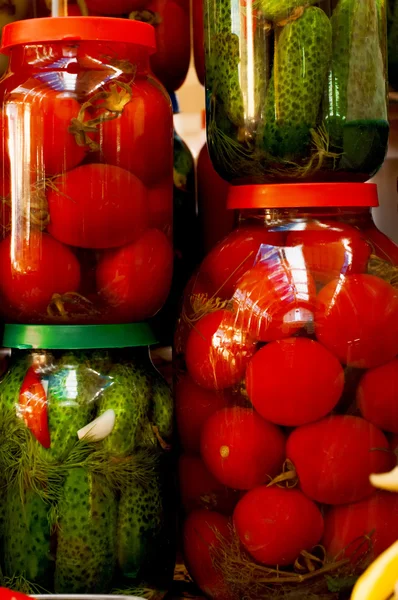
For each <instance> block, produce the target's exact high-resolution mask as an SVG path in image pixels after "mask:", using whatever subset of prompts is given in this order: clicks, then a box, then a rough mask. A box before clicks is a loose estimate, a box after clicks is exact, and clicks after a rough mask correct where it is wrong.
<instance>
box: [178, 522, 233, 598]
mask: <svg viewBox="0 0 398 600" xmlns="http://www.w3.org/2000/svg"><path fill="white" fill-rule="evenodd" d="M216 532H217V533H218V534H219V535H220V536H222V537H223V538H224V539H225V540H226V541H227V542H229V541H230V538H231V531H230V528H229V521H228V519H227V517H224V516H223V515H220V514H219V513H217V512H211V511H208V510H195V511H193V512H192V513H191V514H190V515H189V516H188V517H187V519H186V521H185V523H184V532H183V552H184V561H185V564H186V567H187V569H188V571H189V574H190V575H191V577H192V579H194V581H195V582H196V583H197V584H198V586H199V587H200V588H201V589H202V591H203V592H204V593H205V594H206V595H207V596H209V597H210V598H214V600H229V598H230V596H229V595H228V592H227V590H226V588H225V583H224V580H223V576H222V573H220V572H219V571H217V570H216V569H215V568H214V566H213V559H212V550H213V549H215V548H217V547H218V546H219V545H220V541H219V539H218V537H217V535H216Z"/></svg>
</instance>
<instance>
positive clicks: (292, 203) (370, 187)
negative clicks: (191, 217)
mask: <svg viewBox="0 0 398 600" xmlns="http://www.w3.org/2000/svg"><path fill="white" fill-rule="evenodd" d="M227 206H228V208H234V209H244V208H310V207H323V208H325V207H333V206H335V207H339V206H340V207H360V206H363V207H375V206H379V200H378V197H377V185H376V184H375V183H289V184H275V185H237V186H232V185H231V186H230V187H229V191H228V200H227Z"/></svg>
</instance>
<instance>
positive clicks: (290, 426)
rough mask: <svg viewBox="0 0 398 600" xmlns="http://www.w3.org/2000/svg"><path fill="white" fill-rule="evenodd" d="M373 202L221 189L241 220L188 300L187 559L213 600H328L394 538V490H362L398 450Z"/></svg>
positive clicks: (182, 336)
mask: <svg viewBox="0 0 398 600" xmlns="http://www.w3.org/2000/svg"><path fill="white" fill-rule="evenodd" d="M375 205H377V191H376V186H374V185H372V184H345V185H342V184H321V185H320V184H302V185H289V186H284V185H275V186H237V187H233V188H232V190H231V191H230V195H229V206H230V208H235V209H240V211H241V212H240V221H239V226H238V227H237V228H236V229H235V230H234V231H233V232H232V233H231V234H229V235H228V236H227V237H226V238H225V239H224V240H222V241H221V242H219V243H218V245H216V246H215V247H214V249H213V250H212V251H211V252H210V253H209V254H208V255H207V257H206V258H205V259H204V261H203V263H202V265H201V267H200V268H199V270H198V272H197V274H196V277H195V278H194V279H193V280H192V282H191V284H190V286H189V287H188V289H187V291H186V295H185V298H184V305H183V311H182V313H181V316H180V321H179V326H178V330H177V334H176V341H175V350H176V367H177V373H176V420H177V425H178V429H179V438H180V445H181V449H182V453H181V456H180V462H179V477H180V488H181V498H182V504H183V509H184V513H185V521H184V525H183V543H184V556H185V562H186V566H187V568H188V570H189V572H190V574H191V576H192V577H193V579H194V580H195V581H196V583H197V584H198V585H199V586H200V587H201V589H202V590H203V592H204V593H205V594H206V595H208V596H210V597H211V598H214V599H220V600H221V599H222V600H224V599H228V600H230V599H231V600H234V599H236V600H238V599H240V598H243V597H244V598H249V599H253V600H257V599H258V598H274V597H275V598H285V597H286V598H299V597H300V598H301V597H302V598H314V599H317V598H319V599H320V598H322V599H326V598H331V599H332V598H333V599H337V598H338V597H339V596H338V593H339V592H341V591H343V590H345V591H347V590H349V589H350V586H352V585H353V584H354V582H355V580H356V578H357V577H358V576H359V574H360V573H362V571H363V570H364V569H365V568H366V567H367V566H368V565H369V563H370V562H371V561H372V560H373V559H374V558H375V557H377V556H378V555H379V554H380V553H381V552H383V551H384V550H385V549H386V548H388V547H389V546H390V544H391V543H393V542H395V540H396V539H398V495H397V494H391V493H389V492H385V491H376V490H375V489H374V488H373V487H372V485H371V483H370V480H369V476H370V475H371V474H372V473H384V472H388V471H390V470H391V469H392V468H393V467H394V466H395V464H396V463H397V457H396V454H395V453H396V448H397V444H398V407H397V402H396V398H397V391H398V359H397V354H398V266H397V265H398V247H397V246H396V245H395V244H393V243H392V242H391V241H390V240H389V239H388V238H387V237H385V236H384V235H383V234H382V233H380V232H379V231H378V230H377V229H376V228H375V226H374V225H373V223H372V220H371V216H370V208H371V207H372V206H375ZM298 207H300V208H298ZM394 452H395V453H394ZM344 597H345V596H344Z"/></svg>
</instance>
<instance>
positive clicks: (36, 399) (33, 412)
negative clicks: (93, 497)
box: [0, 367, 51, 600]
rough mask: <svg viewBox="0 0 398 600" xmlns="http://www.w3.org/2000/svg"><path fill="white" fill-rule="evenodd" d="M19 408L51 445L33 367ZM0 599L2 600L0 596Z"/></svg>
mask: <svg viewBox="0 0 398 600" xmlns="http://www.w3.org/2000/svg"><path fill="white" fill-rule="evenodd" d="M19 408H20V411H21V415H22V418H23V420H24V421H25V423H26V426H27V427H28V428H29V429H30V431H31V432H32V434H33V435H34V436H35V438H36V439H37V441H38V442H39V444H41V445H42V446H43V447H44V448H49V447H50V445H51V441H50V432H49V430H48V416H47V396H46V392H45V389H44V387H43V385H42V383H41V381H40V378H39V377H38V375H37V373H36V372H35V370H34V368H33V367H30V369H29V370H28V371H27V373H26V375H25V379H24V380H23V383H22V386H21V390H20V392H19ZM0 600H2V598H1V596H0Z"/></svg>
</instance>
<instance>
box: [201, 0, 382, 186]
mask: <svg viewBox="0 0 398 600" xmlns="http://www.w3.org/2000/svg"><path fill="white" fill-rule="evenodd" d="M204 6H205V18H204V21H205V47H206V53H205V58H206V94H207V97H206V106H207V134H208V138H207V141H208V146H209V152H210V156H211V159H212V161H213V164H214V166H215V168H216V170H217V171H218V173H219V174H220V175H221V176H222V177H223V178H224V179H226V180H227V181H230V182H232V183H233V184H251V183H295V182H302V181H311V182H329V181H330V182H336V181H342V182H364V181H366V180H368V179H370V178H371V177H372V176H373V175H374V174H375V173H376V172H377V170H378V169H379V168H380V166H381V164H382V162H383V160H384V156H385V153H386V149H387V141H388V132H389V126H388V121H387V104H386V91H387V77H386V3H385V0H331V1H327V0H321V1H320V2H316V3H315V1H313V0H311V1H310V2H303V1H302V0H286V1H285V0H260V1H259V2H255V3H253V4H250V3H246V2H240V1H239V0H206V2H205V5H204ZM393 36H394V32H393V25H391V31H390V40H391V42H390V46H391V45H393Z"/></svg>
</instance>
